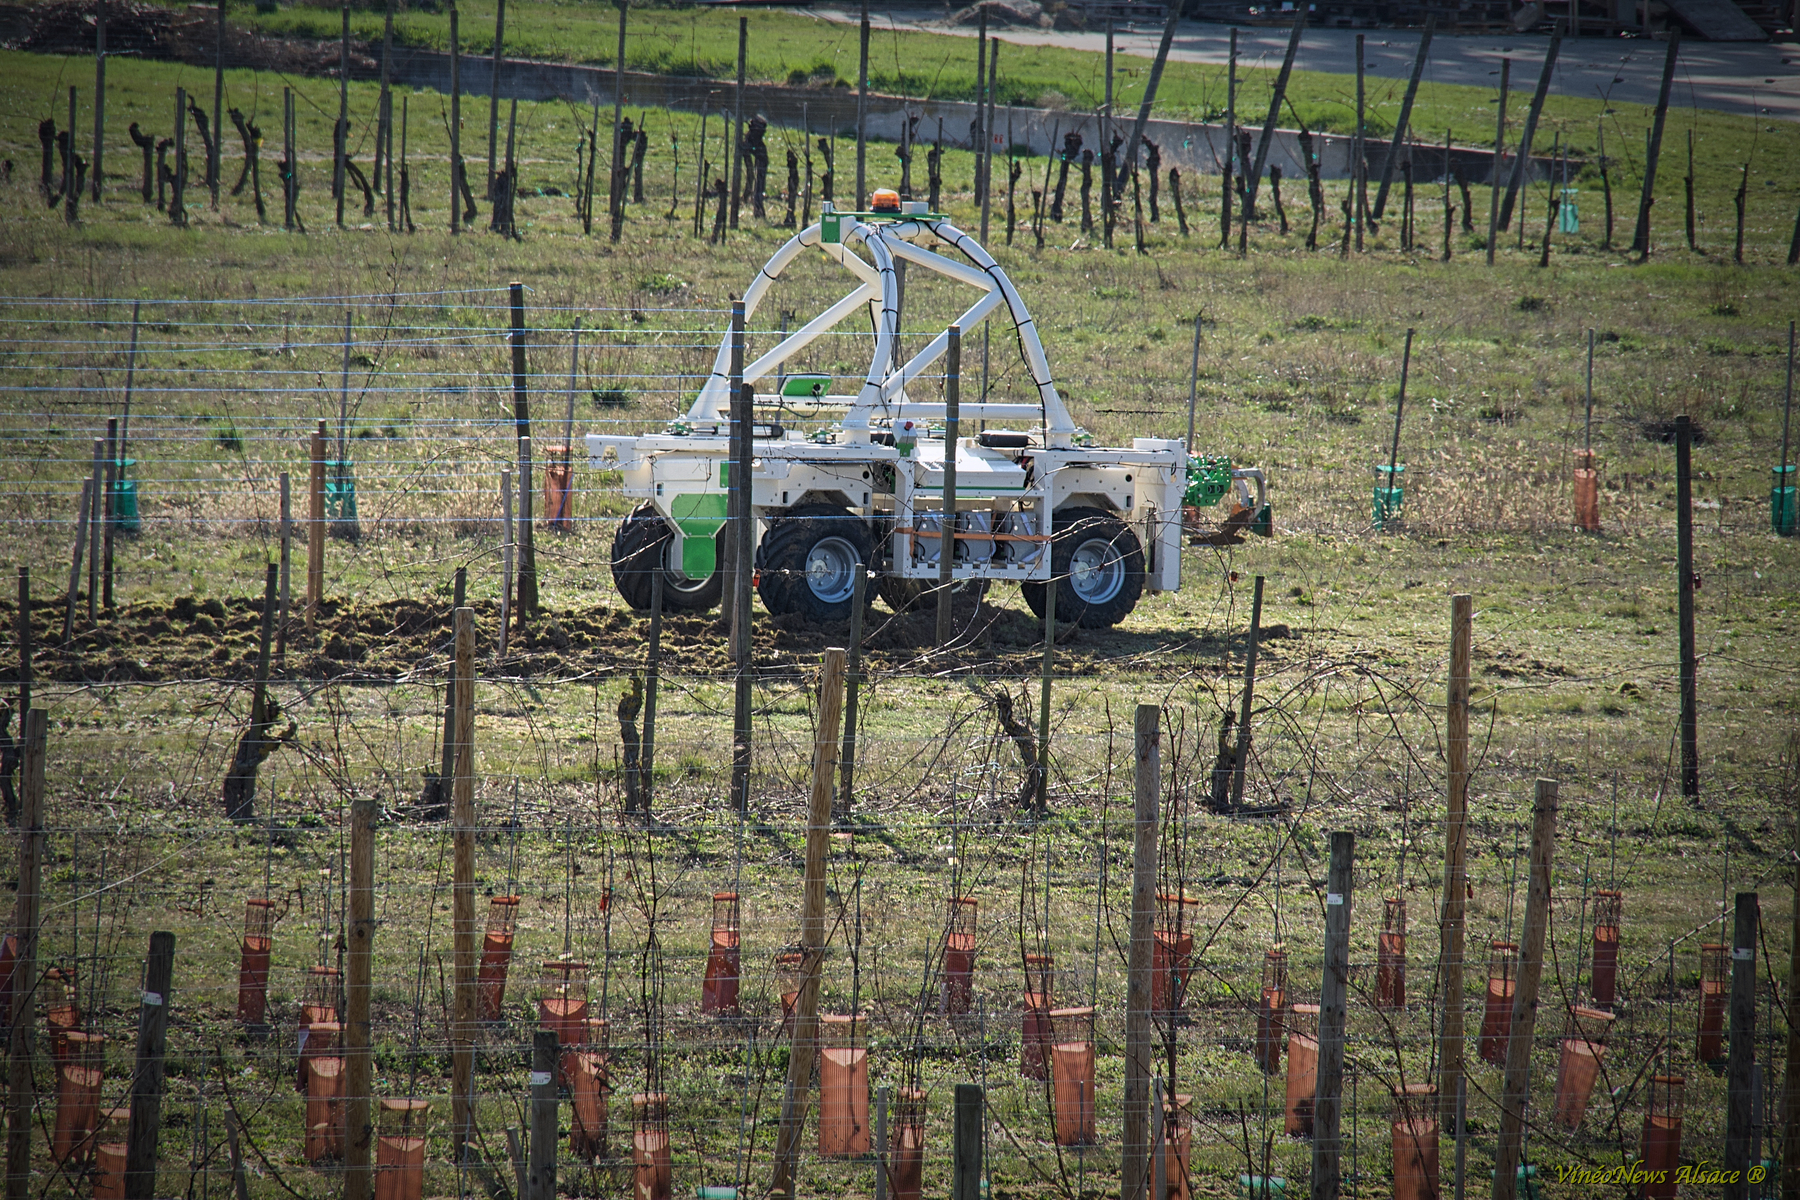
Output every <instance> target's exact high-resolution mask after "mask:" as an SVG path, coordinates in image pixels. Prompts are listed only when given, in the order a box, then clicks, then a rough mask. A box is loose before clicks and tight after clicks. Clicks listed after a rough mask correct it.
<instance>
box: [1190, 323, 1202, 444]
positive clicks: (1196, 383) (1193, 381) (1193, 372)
mask: <svg viewBox="0 0 1800 1200" xmlns="http://www.w3.org/2000/svg"><path fill="white" fill-rule="evenodd" d="M1205 323H1206V310H1204V309H1202V310H1201V311H1199V312H1197V313H1195V314H1194V361H1193V363H1192V364H1191V365H1190V366H1189V368H1188V424H1187V452H1188V453H1189V454H1192V453H1193V452H1194V400H1195V397H1196V395H1197V394H1198V393H1199V390H1200V333H1201V327H1202V326H1203V325H1205Z"/></svg>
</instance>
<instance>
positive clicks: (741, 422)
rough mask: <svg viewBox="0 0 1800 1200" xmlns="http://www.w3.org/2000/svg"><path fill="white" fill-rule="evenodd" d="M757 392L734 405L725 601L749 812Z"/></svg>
mask: <svg viewBox="0 0 1800 1200" xmlns="http://www.w3.org/2000/svg"><path fill="white" fill-rule="evenodd" d="M755 399H756V397H755V390H754V386H753V385H751V384H744V385H743V387H742V388H741V389H739V391H738V392H737V394H736V395H735V397H734V400H735V403H734V405H733V407H734V408H735V409H736V412H735V414H734V416H735V418H736V419H735V420H733V421H732V425H733V427H734V428H735V429H736V430H737V435H738V436H737V459H736V461H734V462H733V463H732V464H731V481H732V485H733V486H734V487H735V488H736V490H737V497H738V516H737V520H736V521H735V522H734V523H732V526H731V528H730V530H729V536H730V537H731V539H732V541H733V542H734V543H735V544H736V551H735V553H734V554H733V556H732V557H733V560H734V561H735V562H736V564H737V569H736V571H735V572H734V573H733V574H732V577H731V595H730V596H728V597H726V602H727V603H729V604H730V605H731V641H732V656H731V657H732V663H733V671H734V672H735V675H736V679H735V696H734V702H733V705H732V713H733V716H732V738H731V789H732V794H733V798H734V799H735V800H736V802H737V805H736V807H737V811H738V812H740V813H747V812H749V811H750V757H751V754H750V743H751V738H752V736H753V734H752V729H751V725H750V688H751V684H752V682H753V679H752V675H751V669H752V664H751V661H750V652H751V639H750V582H751V578H752V575H753V572H752V570H751V551H750V533H751V526H752V524H753V523H754V522H755V520H756V516H755V510H754V508H753V507H752V488H751V454H752V451H753V449H754V447H755V434H754V430H753V428H752V422H753V421H754V420H755V416H754V407H753V405H754V403H755Z"/></svg>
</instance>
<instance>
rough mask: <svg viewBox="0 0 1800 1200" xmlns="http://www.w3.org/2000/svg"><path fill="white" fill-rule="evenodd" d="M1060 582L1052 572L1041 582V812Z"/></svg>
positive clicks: (1045, 802) (1037, 797)
mask: <svg viewBox="0 0 1800 1200" xmlns="http://www.w3.org/2000/svg"><path fill="white" fill-rule="evenodd" d="M1060 590H1062V583H1061V581H1060V580H1058V579H1057V578H1056V575H1055V574H1054V572H1053V573H1052V574H1051V576H1050V582H1048V583H1046V584H1045V585H1044V661H1043V662H1042V663H1041V664H1040V665H1039V667H1038V745H1037V752H1038V760H1037V786H1036V787H1035V788H1034V789H1032V790H1033V793H1034V796H1033V801H1034V803H1035V804H1036V805H1037V808H1038V811H1040V812H1042V811H1043V810H1045V809H1046V808H1048V807H1049V804H1050V683H1051V680H1052V679H1053V678H1055V675H1056V594H1057V592H1059V591H1060Z"/></svg>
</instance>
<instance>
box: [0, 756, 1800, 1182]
mask: <svg viewBox="0 0 1800 1200" xmlns="http://www.w3.org/2000/svg"><path fill="white" fill-rule="evenodd" d="M1788 804H1789V805H1790V807H1791V806H1792V804H1793V793H1792V791H1791V790H1790V792H1789V795H1788ZM1796 833H1797V834H1800V822H1797V823H1796ZM1795 840H1796V841H1800V836H1797V837H1796V839H1795ZM1787 994H1788V995H1789V996H1800V865H1797V866H1796V867H1795V868H1794V910H1793V917H1792V929H1791V930H1790V931H1789V936H1788V989H1787ZM1789 1003H1790V1004H1791V1003H1792V1001H1790V1002H1789ZM13 1011H15V1012H16V1011H18V1010H17V1009H14V1010H13ZM1787 1027H1788V1034H1787V1070H1786V1071H1785V1072H1783V1073H1782V1076H1781V1092H1782V1106H1781V1111H1782V1112H1784V1113H1787V1114H1788V1118H1787V1125H1786V1128H1785V1129H1784V1130H1783V1131H1782V1141H1781V1200H1800V1121H1797V1120H1795V1119H1794V1116H1795V1114H1797V1113H1800V1019H1796V1014H1795V1013H1794V1010H1793V1009H1792V1008H1790V1009H1789V1010H1788V1022H1787Z"/></svg>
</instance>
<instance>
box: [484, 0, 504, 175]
mask: <svg viewBox="0 0 1800 1200" xmlns="http://www.w3.org/2000/svg"><path fill="white" fill-rule="evenodd" d="M505 55H506V0H500V2H499V6H498V7H497V8H496V9H495V12H494V49H493V51H492V52H491V53H490V54H489V55H488V63H489V67H490V71H491V75H490V82H489V83H488V161H487V198H488V200H489V201H490V202H491V201H492V200H493V199H494V148H495V143H496V142H497V141H498V140H499V135H500V63H501V61H502V60H503V59H504V58H505Z"/></svg>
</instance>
